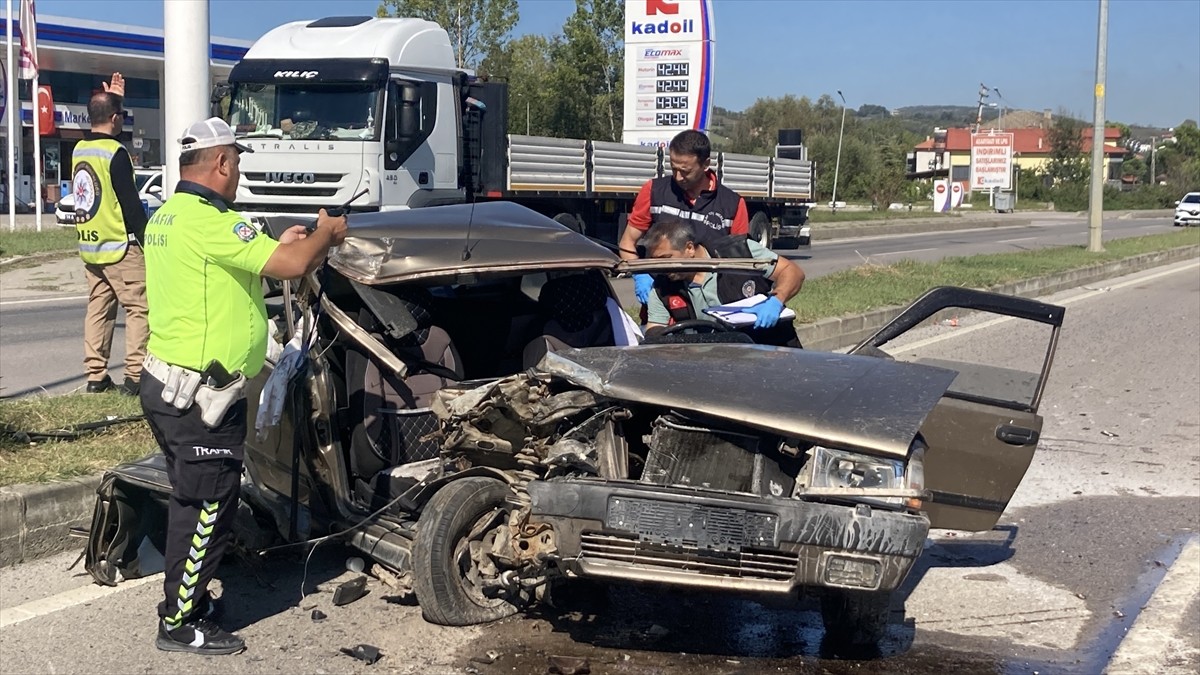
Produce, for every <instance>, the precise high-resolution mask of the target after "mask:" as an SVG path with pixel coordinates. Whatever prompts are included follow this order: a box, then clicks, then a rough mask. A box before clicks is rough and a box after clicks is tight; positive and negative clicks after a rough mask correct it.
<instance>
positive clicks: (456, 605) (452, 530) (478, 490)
mask: <svg viewBox="0 0 1200 675" xmlns="http://www.w3.org/2000/svg"><path fill="white" fill-rule="evenodd" d="M509 494H510V491H509V488H508V486H507V485H505V484H504V483H502V482H500V481H498V480H495V479H492V478H481V477H471V478H462V479H459V480H456V481H452V482H450V483H449V484H447V485H446V486H445V487H443V488H442V489H441V490H438V492H437V493H436V494H435V495H434V496H433V498H432V499H430V500H429V502H428V503H427V504H426V505H425V507H424V508H423V509H422V511H421V517H420V520H419V521H418V523H417V536H416V539H415V540H414V541H413V551H412V553H413V590H414V591H415V592H416V595H417V602H418V603H420V605H421V615H422V616H424V617H425V620H426V621H428V622H430V623H435V624H439V625H442V626H471V625H475V624H481V623H488V622H490V621H497V620H499V619H503V618H505V617H507V616H511V615H513V614H515V613H516V611H517V610H518V609H519V607H518V606H517V604H514V602H513V601H511V600H510V599H508V598H503V597H485V596H484V595H483V593H482V591H481V589H478V588H475V587H473V585H472V582H471V580H470V576H471V574H472V573H473V572H478V570H477V568H476V567H475V566H474V565H475V564H474V562H473V561H471V559H470V558H471V556H470V552H469V542H467V541H466V537H467V535H468V534H470V533H471V532H472V530H473V529H475V528H476V527H477V526H478V525H479V524H480V523H481V521H483V520H484V519H486V518H489V517H493V514H497V513H498V514H500V515H499V516H498V517H499V522H500V523H501V524H502V526H503V524H505V523H506V522H507V517H506V516H504V515H503V513H504V503H505V498H506V497H507V496H508V495H509ZM487 531H488V530H487V529H485V530H484V533H486V532H487ZM464 556H465V558H464ZM464 564H465V565H467V567H466V568H465V569H464V567H463V566H464Z"/></svg>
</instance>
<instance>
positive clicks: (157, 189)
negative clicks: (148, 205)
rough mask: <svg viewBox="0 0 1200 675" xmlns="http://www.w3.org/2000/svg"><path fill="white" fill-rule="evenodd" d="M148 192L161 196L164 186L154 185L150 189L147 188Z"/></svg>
mask: <svg viewBox="0 0 1200 675" xmlns="http://www.w3.org/2000/svg"><path fill="white" fill-rule="evenodd" d="M146 192H148V193H149V194H152V195H154V196H155V197H161V196H162V186H161V185H152V186H151V187H150V189H149V190H146Z"/></svg>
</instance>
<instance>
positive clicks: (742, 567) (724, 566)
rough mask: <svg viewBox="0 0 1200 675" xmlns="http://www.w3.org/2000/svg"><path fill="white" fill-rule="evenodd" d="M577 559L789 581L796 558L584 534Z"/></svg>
mask: <svg viewBox="0 0 1200 675" xmlns="http://www.w3.org/2000/svg"><path fill="white" fill-rule="evenodd" d="M581 545H582V546H581V550H580V557H581V558H582V559H583V560H584V561H587V562H594V563H597V564H613V563H617V564H625V565H636V566H639V567H648V568H654V569H660V570H668V571H675V572H685V573H689V574H696V575H709V576H728V577H737V578H740V579H760V580H766V581H790V580H791V579H792V577H794V576H795V574H796V565H797V561H798V560H799V557H798V556H797V555H796V554H794V553H788V552H785V551H755V550H744V551H738V552H720V551H709V550H703V549H699V548H697V547H695V546H689V545H683V546H664V545H661V544H651V543H648V542H643V541H639V540H638V539H637V538H636V537H631V536H625V535H616V534H601V533H598V532H584V533H583V535H582V537H581Z"/></svg>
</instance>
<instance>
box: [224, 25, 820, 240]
mask: <svg viewBox="0 0 1200 675" xmlns="http://www.w3.org/2000/svg"><path fill="white" fill-rule="evenodd" d="M213 105H214V110H215V111H217V112H218V114H220V115H221V116H223V117H224V118H225V120H226V121H227V122H229V124H230V126H231V127H233V129H234V130H235V133H236V134H237V136H238V137H239V140H240V141H241V142H242V143H244V144H246V145H249V146H250V147H251V148H252V149H253V150H254V152H253V153H248V154H246V155H244V156H243V157H242V161H241V171H242V178H241V183H240V185H239V187H238V194H237V203H238V206H239V208H240V209H241V210H242V211H243V212H244V213H246V214H247V215H250V216H257V217H270V216H279V215H286V214H296V215H300V214H303V215H308V216H311V215H314V214H315V213H316V212H317V210H318V209H320V208H321V207H327V206H331V205H338V204H343V203H346V202H350V201H351V199H352V198H354V199H353V201H352V202H351V203H350V207H351V208H352V209H353V210H355V211H359V212H362V211H389V210H398V209H409V208H419V207H425V206H436V205H445V204H461V203H472V202H484V201H497V200H505V201H512V202H516V203H519V204H522V205H524V206H526V207H529V208H531V209H534V210H536V211H538V212H540V213H542V214H544V215H546V216H548V217H550V218H553V219H555V220H557V221H558V222H560V223H562V224H563V225H566V226H567V227H570V228H572V229H575V230H576V231H579V232H582V233H584V234H587V235H589V236H592V237H595V238H597V239H600V240H602V241H606V242H609V243H616V242H617V241H618V238H619V236H620V235H621V231H622V229H623V228H624V225H625V219H626V215H627V214H628V213H629V211H630V208H631V207H632V204H633V200H634V198H635V197H636V195H637V192H638V190H639V188H640V187H641V186H642V184H643V183H645V181H646V180H648V179H651V178H656V177H659V176H662V175H666V174H669V173H670V162H669V159H668V157H667V152H666V149H665V148H661V147H657V146H642V145H632V144H623V143H615V142H611V141H605V140H595V139H581V138H550V137H543V136H529V135H519V134H510V133H508V128H509V120H508V86H507V83H505V82H499V81H488V80H487V79H486V78H478V77H475V76H474V74H473V73H472V72H470V71H467V70H464V69H461V68H459V67H458V66H457V64H456V62H455V59H454V53H453V50H452V49H451V46H450V39H449V36H448V35H447V33H446V31H445V30H444V29H443V28H441V27H440V26H438V25H437V24H436V23H433V22H430V21H425V20H423V19H415V18H377V17H365V16H363V17H330V18H324V19H318V20H315V21H296V22H291V23H287V24H284V25H282V26H279V27H277V28H274V29H272V30H271V31H269V32H268V33H266V34H265V35H263V36H262V37H261V38H259V39H258V40H257V41H256V42H255V43H254V44H253V46H252V47H251V48H250V49H249V51H248V52H247V53H246V56H245V57H244V59H243V60H242V61H240V62H239V63H237V64H236V65H235V66H234V68H233V70H232V71H231V72H230V75H229V78H228V83H227V84H223V85H222V86H220V87H218V89H217V90H214V92H213ZM787 133H788V134H790V135H788V136H787V137H788V138H791V139H795V138H796V136H798V134H797V133H795V132H787ZM785 135H787V134H781V137H783V136H785ZM784 140H787V139H784ZM713 168H714V169H715V170H716V171H717V173H718V176H719V178H720V180H721V181H722V182H723V183H724V184H726V185H727V186H729V187H730V188H732V189H734V190H736V191H738V192H739V193H741V195H742V196H743V197H745V199H746V205H747V208H748V211H749V213H750V215H751V235H752V236H753V237H754V238H755V239H757V240H759V241H761V242H763V243H764V244H766V245H768V246H769V245H776V246H787V245H801V246H802V245H807V244H808V243H809V230H808V227H807V225H806V220H807V209H808V206H809V205H810V204H811V203H812V200H813V184H814V175H813V165H812V163H811V162H809V161H807V158H806V157H805V151H804V148H803V146H802V145H801V144H800V143H799V141H798V139H796V140H795V141H794V142H792V143H790V144H781V145H780V146H777V148H776V153H775V156H760V155H746V154H735V153H728V152H720V153H714V157H713ZM664 172H665V173H664ZM356 195H358V196H357V198H355V196H356Z"/></svg>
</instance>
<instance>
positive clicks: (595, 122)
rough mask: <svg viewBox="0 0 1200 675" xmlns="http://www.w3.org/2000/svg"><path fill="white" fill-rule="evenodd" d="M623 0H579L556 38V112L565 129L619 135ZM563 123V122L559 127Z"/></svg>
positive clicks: (601, 135) (581, 133)
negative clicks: (560, 34) (560, 33)
mask: <svg viewBox="0 0 1200 675" xmlns="http://www.w3.org/2000/svg"><path fill="white" fill-rule="evenodd" d="M624 37H625V5H624V3H623V2H621V0H575V13H574V14H572V15H571V16H570V17H569V18H568V19H567V22H566V24H564V25H563V38H562V40H560V41H558V42H556V43H555V48H554V62H555V71H556V72H555V77H554V80H553V83H554V85H555V88H556V89H557V94H558V96H559V99H558V101H557V102H556V106H555V107H556V109H557V111H558V118H559V120H560V122H561V123H562V124H563V127H565V129H564V130H567V133H566V134H565V135H567V136H574V137H583V138H601V139H608V140H612V141H616V140H619V139H620V137H621V130H622V128H623V126H624V124H623V123H622V120H623V119H624V118H623V107H624V101H625V96H624V91H623V83H624V74H625V72H624V64H625V59H624V55H625V54H624V52H625V40H624ZM560 128H562V127H560Z"/></svg>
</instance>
